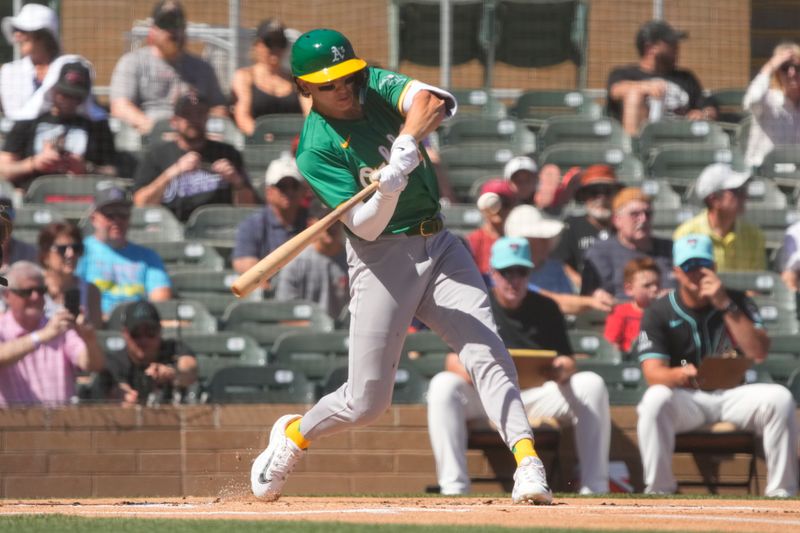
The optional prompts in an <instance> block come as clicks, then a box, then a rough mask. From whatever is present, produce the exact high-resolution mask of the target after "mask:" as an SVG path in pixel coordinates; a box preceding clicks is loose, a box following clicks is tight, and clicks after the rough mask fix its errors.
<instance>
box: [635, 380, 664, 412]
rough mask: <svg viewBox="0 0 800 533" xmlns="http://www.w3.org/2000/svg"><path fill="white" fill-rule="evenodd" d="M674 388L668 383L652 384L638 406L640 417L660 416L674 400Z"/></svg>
mask: <svg viewBox="0 0 800 533" xmlns="http://www.w3.org/2000/svg"><path fill="white" fill-rule="evenodd" d="M672 395H673V390H672V389H671V388H669V387H667V386H666V385H651V386H650V387H648V388H647V390H646V391H645V393H644V396H642V400H641V401H640V402H639V405H638V406H637V407H636V412H637V413H638V415H639V418H640V419H642V418H648V417H652V418H656V417H658V416H660V415H661V414H662V413H663V412H664V411H665V409H666V408H667V406H669V404H670V402H671V401H672Z"/></svg>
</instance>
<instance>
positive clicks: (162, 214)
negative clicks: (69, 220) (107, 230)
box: [78, 205, 184, 246]
mask: <svg viewBox="0 0 800 533" xmlns="http://www.w3.org/2000/svg"><path fill="white" fill-rule="evenodd" d="M78 225H79V226H80V227H81V230H82V231H83V235H84V236H85V237H87V236H89V235H93V234H94V228H93V227H92V221H91V220H90V219H89V218H88V217H85V218H82V219H81V220H80V221H79V222H78ZM128 239H129V240H130V241H131V242H135V243H136V244H144V245H146V246H149V245H150V243H153V242H171V243H179V242H182V241H183V240H184V239H183V225H182V224H181V223H180V221H179V220H178V219H177V218H175V215H173V214H172V211H170V210H169V209H167V208H166V207H164V206H161V205H150V206H147V207H135V206H134V207H133V209H131V219H130V226H129V229H128ZM173 245H174V244H173Z"/></svg>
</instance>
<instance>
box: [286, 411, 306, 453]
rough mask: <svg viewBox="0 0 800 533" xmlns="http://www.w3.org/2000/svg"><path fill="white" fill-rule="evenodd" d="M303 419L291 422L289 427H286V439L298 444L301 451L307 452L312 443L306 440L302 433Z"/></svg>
mask: <svg viewBox="0 0 800 533" xmlns="http://www.w3.org/2000/svg"><path fill="white" fill-rule="evenodd" d="M301 420H302V418H297V419H296V420H293V421H292V422H289V425H287V426H286V431H285V432H284V433H285V434H286V437H287V438H288V439H289V440H290V441H292V442H294V443H295V444H297V447H298V448H300V449H301V450H305V449H306V448H308V447H309V446H310V445H311V441H309V440H306V438H305V437H304V436H303V434H302V433H300V421H301Z"/></svg>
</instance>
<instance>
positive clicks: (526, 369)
mask: <svg viewBox="0 0 800 533" xmlns="http://www.w3.org/2000/svg"><path fill="white" fill-rule="evenodd" d="M508 353H509V354H511V360H512V361H514V366H516V367H517V376H518V378H519V387H520V388H521V389H530V388H532V387H540V386H542V385H543V384H544V382H545V381H547V380H549V379H552V372H551V368H552V365H553V359H555V358H556V356H557V355H558V353H557V352H556V351H555V350H528V349H524V348H510V349H509V350H508Z"/></svg>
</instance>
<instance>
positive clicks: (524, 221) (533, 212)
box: [504, 204, 564, 239]
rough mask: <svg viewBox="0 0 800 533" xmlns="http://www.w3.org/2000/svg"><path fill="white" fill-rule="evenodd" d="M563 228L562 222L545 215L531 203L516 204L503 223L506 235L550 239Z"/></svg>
mask: <svg viewBox="0 0 800 533" xmlns="http://www.w3.org/2000/svg"><path fill="white" fill-rule="evenodd" d="M563 229H564V223H563V222H561V221H560V220H556V219H554V218H549V217H546V216H544V215H543V214H542V212H541V211H539V210H538V209H536V208H535V207H533V206H532V205H528V204H525V205H518V206H517V207H515V208H514V209H512V210H511V212H510V213H509V214H508V218H507V219H506V223H505V227H504V230H505V235H506V237H527V238H531V239H551V238H553V237H556V236H557V235H558V234H560V233H561V230H563Z"/></svg>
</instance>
